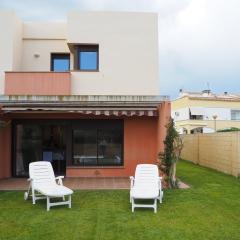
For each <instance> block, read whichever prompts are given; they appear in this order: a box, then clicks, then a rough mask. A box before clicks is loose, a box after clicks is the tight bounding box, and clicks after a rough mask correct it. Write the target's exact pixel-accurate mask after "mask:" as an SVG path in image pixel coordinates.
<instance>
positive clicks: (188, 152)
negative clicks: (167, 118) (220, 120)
mask: <svg viewBox="0 0 240 240" xmlns="http://www.w3.org/2000/svg"><path fill="white" fill-rule="evenodd" d="M181 137H182V139H183V143H184V148H183V150H182V154H181V158H183V159H185V160H188V161H191V162H193V163H195V164H199V165H201V166H206V167H209V168H212V169H216V170H218V171H220V172H223V173H227V174H230V175H233V176H236V177H237V176H240V132H225V133H209V134H191V135H182V136H181Z"/></svg>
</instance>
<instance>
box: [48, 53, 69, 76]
mask: <svg viewBox="0 0 240 240" xmlns="http://www.w3.org/2000/svg"><path fill="white" fill-rule="evenodd" d="M54 56H55V57H56V56H57V57H59V58H58V59H61V58H60V56H65V57H64V59H69V64H68V71H54V59H55V57H54ZM70 59H71V58H70V53H68V52H52V53H51V56H50V71H51V72H70V66H71V64H70Z"/></svg>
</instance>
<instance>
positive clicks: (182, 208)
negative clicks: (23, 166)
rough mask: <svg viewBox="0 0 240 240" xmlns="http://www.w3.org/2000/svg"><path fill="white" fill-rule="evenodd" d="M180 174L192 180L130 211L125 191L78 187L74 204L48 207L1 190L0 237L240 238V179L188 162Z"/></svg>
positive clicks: (22, 238)
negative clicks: (153, 204) (148, 205)
mask: <svg viewBox="0 0 240 240" xmlns="http://www.w3.org/2000/svg"><path fill="white" fill-rule="evenodd" d="M178 176H179V177H180V178H181V180H182V181H184V182H186V183H188V184H190V185H191V189H186V190H180V189H178V190H166V191H165V197H164V203H163V204H162V205H161V206H160V205H158V212H157V214H154V213H153V211H152V210H151V209H137V210H136V212H135V213H131V208H130V204H129V202H128V199H129V198H128V191H127V190H113V191H110V190H109V191H107V190H104V191H75V193H74V195H73V206H72V209H68V208H66V207H64V206H63V207H62V206H60V207H55V208H52V209H51V211H50V212H47V211H46V203H45V201H44V200H40V201H39V202H38V203H37V204H36V205H35V206H33V205H32V204H31V202H30V201H27V202H25V201H24V200H23V192H17V191H12V192H10V191H2V192H0V239H4V240H7V239H14V240H18V239H19V240H20V239H21V240H25V239H56V240H58V239H64V240H65V239H71V240H73V239H84V240H87V239H96V240H98V239H104V240H108V239H114V240H117V239H127V240H131V239H137V240H141V239H144V240H146V239H151V240H155V239H157V240H159V239H164V240H168V239H184V240H188V239H194V240H198V239H201V240H207V239H214V240H216V239H217V240H221V239H223V240H231V239H236V240H237V239H240V181H239V180H238V179H236V178H234V177H231V176H227V175H224V174H221V173H218V172H215V171H213V170H209V169H207V168H203V167H199V166H196V165H193V164H191V163H187V162H184V161H182V162H180V163H179V165H178Z"/></svg>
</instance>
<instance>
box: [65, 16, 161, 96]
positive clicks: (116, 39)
mask: <svg viewBox="0 0 240 240" xmlns="http://www.w3.org/2000/svg"><path fill="white" fill-rule="evenodd" d="M157 23H158V20H157V14H153V13H118V12H72V13H70V14H69V16H68V22H67V24H68V26H67V30H68V33H67V41H68V42H69V43H73V44H75V43H82V44H84V43H85V44H99V72H87V73H86V72H74V73H72V93H73V94H87V95H95V94H96V95H98V94H101V95H121V94H122V95H158V94H159V86H158V82H159V78H158V26H157Z"/></svg>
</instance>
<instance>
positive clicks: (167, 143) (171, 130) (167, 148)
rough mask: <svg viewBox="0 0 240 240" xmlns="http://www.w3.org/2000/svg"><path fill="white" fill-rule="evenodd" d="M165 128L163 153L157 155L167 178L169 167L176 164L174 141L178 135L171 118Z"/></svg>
mask: <svg viewBox="0 0 240 240" xmlns="http://www.w3.org/2000/svg"><path fill="white" fill-rule="evenodd" d="M166 128H167V134H166V138H165V140H164V152H163V153H160V154H159V158H160V160H161V164H163V165H164V166H165V172H166V174H167V176H169V174H170V169H171V166H172V164H173V163H174V162H176V157H175V154H174V140H175V139H176V138H177V137H178V136H179V134H178V132H177V131H176V129H175V127H174V121H173V119H172V118H170V119H169V122H168V124H167V125H166Z"/></svg>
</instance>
